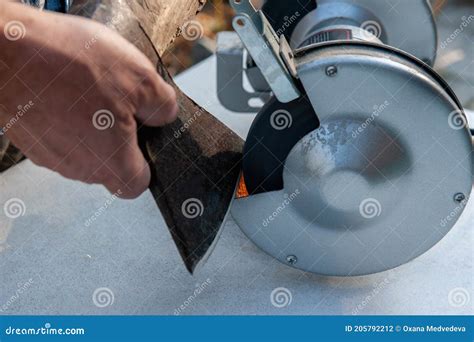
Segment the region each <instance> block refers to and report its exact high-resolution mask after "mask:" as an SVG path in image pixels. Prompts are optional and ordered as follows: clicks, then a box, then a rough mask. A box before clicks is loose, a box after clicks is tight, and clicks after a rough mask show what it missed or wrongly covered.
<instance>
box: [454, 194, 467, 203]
mask: <svg viewBox="0 0 474 342" xmlns="http://www.w3.org/2000/svg"><path fill="white" fill-rule="evenodd" d="M465 199H466V195H464V194H463V193H462V192H458V193H457V194H456V195H454V202H457V203H462V202H464V200H465Z"/></svg>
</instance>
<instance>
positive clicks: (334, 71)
mask: <svg viewBox="0 0 474 342" xmlns="http://www.w3.org/2000/svg"><path fill="white" fill-rule="evenodd" d="M326 75H328V76H329V77H334V76H336V75H337V66H335V65H331V66H328V67H327V68H326Z"/></svg>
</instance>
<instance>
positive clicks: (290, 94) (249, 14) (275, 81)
mask: <svg viewBox="0 0 474 342" xmlns="http://www.w3.org/2000/svg"><path fill="white" fill-rule="evenodd" d="M230 4H231V5H232V7H233V8H234V9H235V11H236V12H237V15H236V16H235V17H234V19H233V21H232V26H233V27H234V30H235V31H236V32H237V34H238V35H239V37H240V39H241V40H242V42H243V44H244V45H245V47H246V48H247V50H248V52H249V53H250V55H251V56H252V59H253V60H254V62H255V64H256V65H257V66H258V68H259V69H260V70H261V72H262V74H263V76H264V77H265V79H266V81H267V82H268V84H269V85H270V87H271V89H272V91H273V93H274V94H275V96H276V98H277V99H278V100H279V101H280V102H283V103H287V102H291V101H293V100H295V99H297V98H298V97H300V96H301V93H300V91H299V90H298V87H297V86H296V84H295V81H294V79H293V77H294V75H293V72H296V69H295V68H294V66H293V67H291V65H292V59H291V58H286V57H289V56H290V53H289V52H288V50H287V48H283V50H282V47H281V46H280V42H281V41H282V39H284V37H283V38H281V39H280V38H278V36H277V34H276V33H275V31H274V30H273V28H272V26H271V25H270V23H269V22H268V20H267V19H266V18H265V15H264V14H263V12H262V11H256V10H255V8H254V7H253V5H252V4H251V3H250V1H249V0H231V1H230ZM283 44H284V42H283ZM285 46H288V43H286V45H285ZM288 49H289V46H288ZM282 51H283V52H284V53H282ZM290 52H291V49H290ZM282 55H283V56H285V59H283V58H282ZM287 65H289V66H290V68H288V66H287ZM290 70H291V71H290Z"/></svg>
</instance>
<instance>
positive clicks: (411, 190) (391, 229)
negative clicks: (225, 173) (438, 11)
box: [232, 0, 473, 276]
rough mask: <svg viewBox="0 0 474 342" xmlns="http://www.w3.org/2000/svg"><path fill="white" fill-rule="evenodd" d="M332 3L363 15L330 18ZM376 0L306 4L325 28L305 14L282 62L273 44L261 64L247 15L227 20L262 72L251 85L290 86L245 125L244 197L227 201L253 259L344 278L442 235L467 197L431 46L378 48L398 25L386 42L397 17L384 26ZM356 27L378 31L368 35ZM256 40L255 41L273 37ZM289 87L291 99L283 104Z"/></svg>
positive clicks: (469, 168)
mask: <svg viewBox="0 0 474 342" xmlns="http://www.w3.org/2000/svg"><path fill="white" fill-rule="evenodd" d="M238 2H239V6H241V4H242V3H243V2H244V1H238ZM401 2H402V3H406V1H401ZM341 3H348V4H349V5H350V6H349V7H350V8H352V9H353V7H351V6H353V5H354V4H357V5H358V6H362V7H365V6H367V7H369V8H370V9H371V16H372V17H367V16H360V12H359V11H355V12H353V11H349V12H338V8H339V9H340V7H339V6H341ZM380 3H382V2H380V1H369V0H364V1H338V2H336V1H329V0H328V1H318V5H319V7H318V9H317V10H316V12H317V11H320V10H321V8H323V10H324V9H325V10H331V11H333V12H331V11H329V12H328V13H329V14H331V15H332V16H333V17H335V18H337V20H336V19H331V18H330V15H329V14H328V13H327V16H326V19H325V20H319V19H318V20H316V24H317V25H316V26H318V25H319V27H316V29H315V28H314V23H315V20H314V18H320V17H321V16H323V17H324V13H323V14H321V13H320V14H318V15H316V14H315V13H310V14H308V15H307V16H306V17H305V18H303V19H302V20H301V21H300V23H299V24H298V25H297V27H296V29H295V31H294V32H293V37H298V38H293V39H292V41H291V42H290V44H291V45H292V46H301V43H302V42H303V43H304V42H305V43H304V44H310V45H308V46H304V47H302V48H301V49H299V50H297V51H292V52H290V53H288V51H287V50H286V48H285V46H286V44H285V41H284V40H282V38H281V39H280V45H279V48H277V49H274V52H278V53H274V54H273V55H274V59H273V60H270V61H268V63H265V58H270V57H268V55H269V54H267V56H265V58H262V54H261V52H260V53H258V52H259V50H258V49H257V48H256V47H258V46H259V43H260V42H258V41H257V39H258V38H257V37H256V35H255V34H254V33H255V32H250V33H249V32H248V31H247V30H249V27H248V25H249V24H250V23H251V22H252V21H253V22H254V23H255V21H254V19H251V18H252V13H249V11H248V9H249V8H248V7H246V9H245V10H246V11H247V14H245V13H238V15H237V18H238V19H240V20H242V22H241V23H240V24H239V25H234V27H235V29H236V31H237V33H239V35H240V37H241V39H242V41H243V43H244V45H245V46H247V48H248V50H249V52H250V54H251V55H252V57H253V58H254V59H255V61H256V64H257V65H259V64H260V65H265V66H266V68H261V70H262V74H263V76H264V77H265V76H268V75H266V73H267V72H268V70H269V69H271V71H272V72H280V71H281V70H283V72H287V75H286V77H287V78H286V79H288V76H289V75H292V76H293V82H294V84H293V85H294V87H292V88H291V89H290V91H288V92H285V88H284V87H281V84H280V87H276V88H275V89H276V91H274V94H275V96H276V97H277V98H278V99H280V101H278V100H277V99H275V98H274V99H273V100H271V101H270V102H268V103H267V104H266V105H265V106H264V107H263V108H262V110H261V111H260V113H259V114H258V115H257V117H256V119H255V121H254V122H253V125H252V127H251V129H250V132H249V136H248V138H247V141H246V145H245V150H244V161H243V179H244V181H245V185H246V188H247V191H248V196H247V197H240V198H238V199H236V200H235V201H234V203H233V207H232V215H233V217H234V219H235V221H236V222H237V223H238V225H239V226H240V227H241V229H242V230H243V231H244V232H245V234H246V235H247V236H248V237H249V238H250V239H251V240H252V241H253V242H255V243H256V245H258V246H259V247H260V248H262V249H263V250H264V251H265V252H267V253H268V254H270V255H271V256H273V257H275V258H276V259H278V260H280V261H281V262H284V263H287V264H289V265H291V266H293V267H297V268H300V269H302V270H305V271H309V272H314V273H318V274H325V275H335V276H352V275H364V274H371V273H376V272H381V271H384V270H388V269H391V268H394V267H396V266H399V265H402V264H404V263H406V262H408V261H410V260H412V259H413V258H415V257H417V256H419V255H421V254H423V253H424V252H426V251H427V250H428V249H430V248H431V247H432V246H434V245H435V244H436V243H437V242H438V241H440V240H441V239H442V238H443V237H444V236H445V235H446V234H447V233H448V232H449V230H450V229H451V228H452V227H453V226H454V224H455V223H456V221H457V219H458V218H459V216H460V215H461V213H462V211H463V209H464V207H465V203H466V201H467V199H468V197H469V195H470V193H471V189H472V174H473V156H472V151H473V140H472V136H471V133H470V131H469V128H468V127H467V125H466V118H465V115H464V113H463V110H462V107H461V105H460V103H459V101H458V100H457V98H456V96H455V95H454V93H453V92H452V90H451V89H450V88H449V87H448V86H447V85H446V83H445V82H444V81H443V80H442V79H441V78H440V76H438V75H437V74H436V73H435V72H434V71H433V70H432V69H431V68H430V67H429V66H428V65H427V64H425V63H423V62H422V61H421V60H420V59H423V60H426V61H427V62H429V63H430V64H431V63H433V61H434V57H433V56H434V54H432V53H433V51H435V49H434V48H433V47H432V46H431V43H429V42H428V48H421V47H418V48H417V47H416V44H413V42H412V43H407V42H404V41H403V42H402V41H399V43H400V45H401V47H405V48H407V49H409V50H411V51H410V52H412V53H415V54H417V57H419V58H417V57H415V56H413V55H411V54H409V53H406V52H403V51H402V50H400V49H397V48H395V47H391V46H388V45H385V44H383V43H382V42H384V41H387V40H389V41H390V40H391V41H396V39H395V38H394V37H399V36H400V37H401V33H400V32H402V30H399V32H398V33H397V34H394V33H393V30H394V29H396V25H395V21H396V20H397V21H398V22H400V18H398V19H395V18H391V19H390V18H388V17H387V16H386V11H387V8H385V5H381V4H380ZM413 3H414V2H412V4H413ZM336 4H337V6H336V7H330V8H328V7H324V6H325V5H336ZM418 4H419V6H418V5H413V6H412V10H413V11H414V13H417V14H419V15H420V17H418V18H417V19H418V25H420V30H419V32H424V33H423V34H426V36H430V35H431V34H432V33H433V32H435V30H433V26H432V21H431V20H432V19H430V20H428V16H427V14H428V12H426V9H429V7H427V3H426V2H425V1H419V2H418ZM369 5H371V6H369ZM239 6H235V7H236V8H237V10H238V12H239V8H240V9H241V7H239ZM382 7H383V10H382V9H381V8H382ZM345 8H346V9H347V7H345ZM379 10H380V11H382V13H379V12H377V11H379ZM417 10H420V11H422V10H424V11H425V12H418V11H417ZM244 12H245V11H244ZM346 13H350V15H349V14H346ZM354 13H356V15H355V16H352V15H353V14H354ZM351 16H352V17H351ZM307 18H309V19H307ZM370 18H371V19H370ZM429 18H431V13H430V14H429ZM260 19H261V20H263V23H264V24H265V18H260ZM362 19H363V20H369V19H370V20H372V21H375V22H377V23H380V25H381V27H383V28H384V29H383V30H382V31H380V35H379V34H375V35H374V34H373V33H374V32H369V31H367V30H365V29H363V28H361V27H362V26H361V22H360V20H362ZM246 20H247V21H246ZM409 21H413V22H414V21H415V20H414V19H409V20H404V22H403V24H404V25H405V24H406V22H409ZM234 23H235V22H234ZM322 23H326V25H327V26H324V25H323V24H322ZM257 24H258V21H257ZM246 25H247V27H246ZM399 25H400V24H399ZM423 25H425V26H428V29H427V30H424V29H422V27H424V26H423ZM255 26H256V27H257V30H258V25H255ZM263 26H265V25H263ZM303 26H304V27H303ZM400 26H403V25H400ZM302 27H303V28H302ZM407 27H411V28H413V27H412V25H411V24H407ZM305 28H306V29H305ZM268 31H270V33H271V30H268V28H265V30H263V31H262V34H263V36H264V40H265V39H266V40H269V41H272V40H273V39H274V40H276V38H275V37H273V38H272V37H266V36H267V35H268ZM301 32H306V33H305V34H302V33H301ZM384 32H385V33H384ZM252 34H253V35H252ZM433 34H434V33H433ZM249 37H252V39H253V40H252V43H251V44H250V43H248V41H247V40H248V39H249ZM434 37H435V35H434ZM431 38H433V36H432V37H431ZM394 39H395V40H394ZM415 40H416V39H415ZM430 41H431V40H430ZM433 41H435V40H434V39H433ZM273 42H274V41H273ZM273 45H274V44H273ZM260 46H261V45H260ZM260 50H261V49H260ZM272 63H274V64H273V65H274V66H275V67H274V68H273V69H272V68H270V67H271V66H272ZM281 65H285V66H286V69H285V68H281ZM272 77H275V75H272ZM266 78H267V81H268V83H269V85H270V87H271V88H272V89H273V90H275V89H274V87H273V86H272V78H271V77H266ZM282 78H283V77H282ZM294 89H297V90H298V92H299V96H297V97H295V98H293V99H292V100H291V101H288V95H289V94H290V95H291V94H292V92H293V91H294ZM290 97H291V96H290ZM447 217H449V219H446V218H447Z"/></svg>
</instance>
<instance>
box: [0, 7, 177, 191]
mask: <svg viewBox="0 0 474 342" xmlns="http://www.w3.org/2000/svg"><path fill="white" fill-rule="evenodd" d="M111 20H113V18H111ZM0 29H1V31H0V130H2V131H3V133H4V134H6V136H7V137H8V138H9V139H10V140H11V141H12V142H13V143H14V144H15V145H16V146H17V147H18V148H19V149H20V150H21V151H22V152H23V153H24V154H25V155H26V156H27V157H28V158H30V159H31V160H32V161H33V162H34V163H36V164H38V165H40V166H44V167H47V168H49V169H52V170H55V171H57V172H59V173H60V174H62V175H63V176H65V177H67V178H71V179H75V180H80V181H83V182H87V183H99V184H103V185H105V186H106V187H107V189H108V190H109V191H110V192H112V193H117V192H118V193H121V196H122V197H124V198H134V197H137V196H139V195H140V194H141V193H142V192H143V191H144V190H146V189H147V187H148V184H149V182H150V170H149V167H148V165H147V163H146V161H145V159H144V157H143V155H142V153H141V151H140V149H139V147H138V143H137V136H136V129H137V122H136V120H138V121H139V122H140V123H142V124H145V125H149V126H160V125H165V124H167V123H170V122H172V121H173V120H174V119H175V117H176V113H177V110H178V107H177V104H176V95H175V92H174V90H173V88H172V87H170V86H169V85H167V84H166V83H165V82H164V81H163V80H162V79H161V78H160V77H159V76H158V74H157V73H156V71H155V68H154V67H153V65H152V64H151V62H150V61H149V60H148V59H147V58H146V57H145V56H144V55H143V54H142V53H141V52H140V51H139V50H138V49H137V48H135V47H134V46H133V45H132V44H130V43H129V42H127V41H126V40H125V39H123V38H122V37H120V36H119V35H118V34H116V33H114V32H113V31H111V30H109V29H108V28H107V27H105V26H103V25H100V24H97V23H95V22H93V21H89V20H86V19H81V18H76V17H72V16H66V15H59V14H53V13H47V12H39V11H37V10H35V9H32V8H29V7H27V6H24V5H20V4H14V3H9V2H2V1H0ZM2 131H0V133H2Z"/></svg>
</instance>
